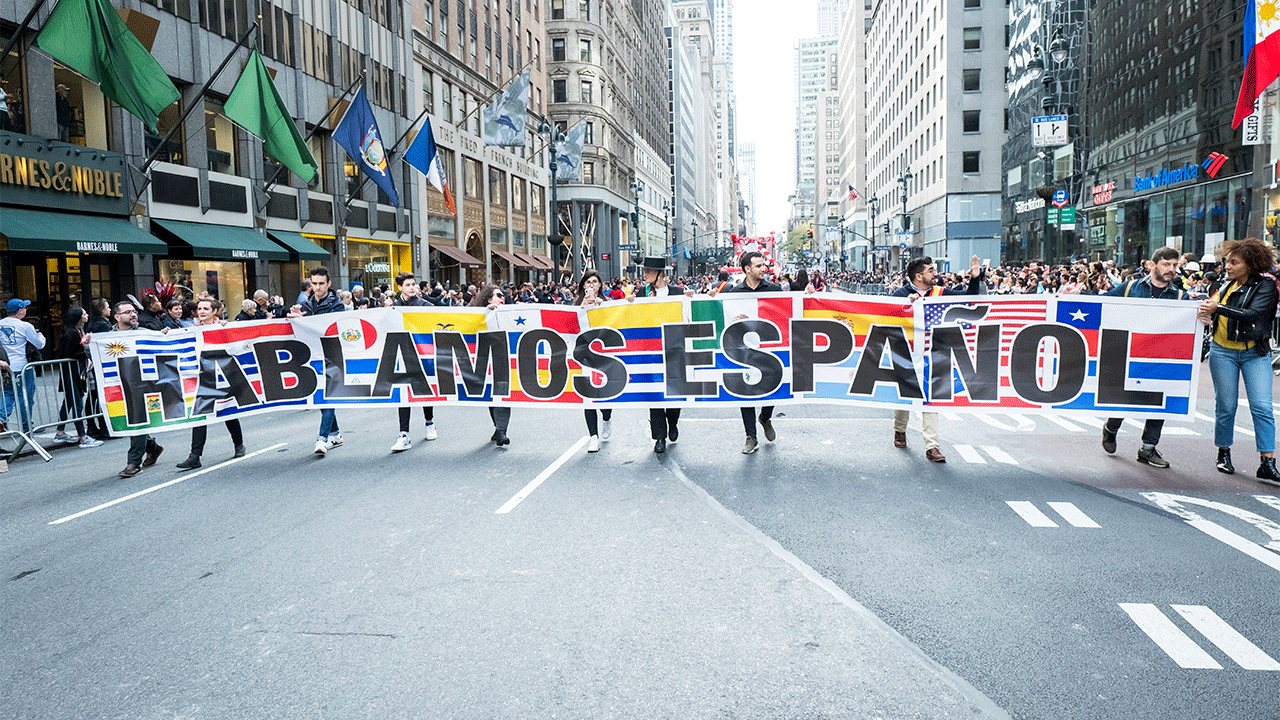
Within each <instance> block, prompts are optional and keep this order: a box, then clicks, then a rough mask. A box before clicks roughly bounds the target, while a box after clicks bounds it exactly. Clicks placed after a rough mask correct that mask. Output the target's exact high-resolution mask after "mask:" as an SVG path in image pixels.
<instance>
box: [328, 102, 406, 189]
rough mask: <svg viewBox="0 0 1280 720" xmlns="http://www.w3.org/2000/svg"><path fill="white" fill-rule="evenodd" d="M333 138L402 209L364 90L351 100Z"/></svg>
mask: <svg viewBox="0 0 1280 720" xmlns="http://www.w3.org/2000/svg"><path fill="white" fill-rule="evenodd" d="M333 139H334V140H337V141H338V144H339V145H341V146H342V148H343V149H344V150H346V151H347V154H348V155H350V156H351V159H352V160H355V161H356V165H357V166H359V167H360V169H361V170H362V171H364V174H365V175H368V176H369V179H371V180H373V181H374V182H375V183H377V184H378V187H380V188H382V192H384V193H386V194H387V196H388V197H390V198H391V204H392V205H395V206H396V207H400V196H398V195H396V186H395V184H394V183H392V182H391V166H390V164H389V163H388V162H387V149H386V147H384V146H383V144H382V134H381V133H379V132H378V121H377V119H376V118H374V116H373V108H372V107H370V106H369V100H368V99H367V98H366V97H365V96H364V88H360V89H359V90H358V91H356V95H355V97H354V98H352V99H351V105H349V106H348V107H347V111H346V112H345V113H343V115H342V120H340V121H339V122H338V126H337V127H335V128H334V129H333Z"/></svg>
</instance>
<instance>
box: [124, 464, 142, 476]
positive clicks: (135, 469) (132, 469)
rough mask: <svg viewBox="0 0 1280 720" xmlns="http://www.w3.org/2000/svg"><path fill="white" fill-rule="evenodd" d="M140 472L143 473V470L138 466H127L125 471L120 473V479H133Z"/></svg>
mask: <svg viewBox="0 0 1280 720" xmlns="http://www.w3.org/2000/svg"><path fill="white" fill-rule="evenodd" d="M140 472H142V468H141V467H139V466H137V465H125V466H124V469H123V470H121V471H120V477H122V478H131V477H133V476H134V475H137V474H138V473H140Z"/></svg>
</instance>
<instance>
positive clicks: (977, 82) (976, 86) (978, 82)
mask: <svg viewBox="0 0 1280 720" xmlns="http://www.w3.org/2000/svg"><path fill="white" fill-rule="evenodd" d="M981 89H982V71H981V70H979V69H977V68H970V69H968V70H965V71H964V91H965V92H978V91H979V90H981Z"/></svg>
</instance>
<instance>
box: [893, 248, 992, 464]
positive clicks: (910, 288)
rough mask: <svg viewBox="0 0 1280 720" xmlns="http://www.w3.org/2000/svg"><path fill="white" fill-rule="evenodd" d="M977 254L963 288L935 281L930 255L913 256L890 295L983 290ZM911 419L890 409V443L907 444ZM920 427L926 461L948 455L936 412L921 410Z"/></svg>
mask: <svg viewBox="0 0 1280 720" xmlns="http://www.w3.org/2000/svg"><path fill="white" fill-rule="evenodd" d="M981 262H982V261H981V260H979V259H978V256H977V255H974V256H973V257H972V258H970V260H969V284H968V285H967V286H966V287H965V288H964V289H962V290H958V289H956V288H949V287H945V286H942V285H939V284H938V269H937V268H936V267H934V265H933V258H931V257H922V258H916V259H915V260H912V261H911V262H910V263H908V264H907V278H908V280H909V282H907V283H906V284H905V285H903V286H902V287H900V288H898V289H897V290H894V291H893V292H891V293H889V295H890V296H891V297H905V298H907V299H908V300H910V301H911V302H915V301H916V300H919V299H920V298H922V297H939V296H942V295H978V294H980V293H981V292H982V273H983V271H982V264H981ZM910 420H911V411H909V410H895V411H893V446H894V447H896V448H906V447H907V423H908V422H910ZM920 429H921V430H922V431H923V434H924V456H925V458H926V459H927V460H929V462H935V463H944V462H946V461H947V456H946V455H943V454H942V446H941V445H940V444H939V443H938V413H935V412H924V411H922V412H921V413H920Z"/></svg>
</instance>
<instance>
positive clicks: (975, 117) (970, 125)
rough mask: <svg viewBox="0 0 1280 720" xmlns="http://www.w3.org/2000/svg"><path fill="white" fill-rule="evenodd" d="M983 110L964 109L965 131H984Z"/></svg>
mask: <svg viewBox="0 0 1280 720" xmlns="http://www.w3.org/2000/svg"><path fill="white" fill-rule="evenodd" d="M981 117H982V111H981V110H965V111H964V131H965V132H967V133H976V132H982V120H981Z"/></svg>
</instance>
